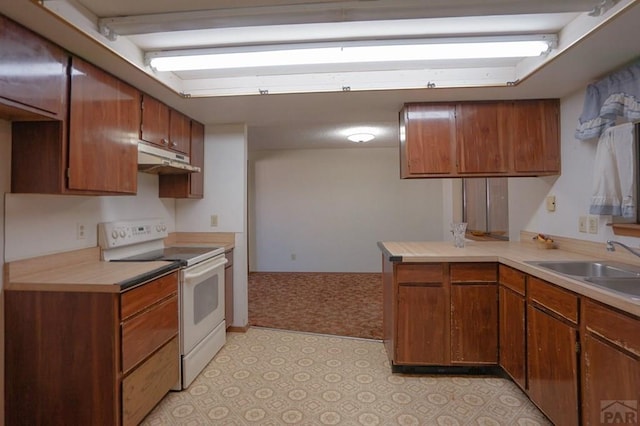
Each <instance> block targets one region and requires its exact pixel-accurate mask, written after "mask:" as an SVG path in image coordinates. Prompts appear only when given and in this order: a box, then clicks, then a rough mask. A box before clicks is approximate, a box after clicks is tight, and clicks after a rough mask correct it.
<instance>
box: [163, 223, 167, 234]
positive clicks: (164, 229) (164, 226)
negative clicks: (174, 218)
mask: <svg viewBox="0 0 640 426" xmlns="http://www.w3.org/2000/svg"><path fill="white" fill-rule="evenodd" d="M166 230H167V225H165V224H164V223H163V224H162V232H164V231H166Z"/></svg>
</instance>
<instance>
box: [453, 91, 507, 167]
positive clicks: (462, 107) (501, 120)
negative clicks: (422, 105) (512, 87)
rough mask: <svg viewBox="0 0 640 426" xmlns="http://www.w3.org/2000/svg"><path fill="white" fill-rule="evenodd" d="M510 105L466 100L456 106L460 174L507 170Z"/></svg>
mask: <svg viewBox="0 0 640 426" xmlns="http://www.w3.org/2000/svg"><path fill="white" fill-rule="evenodd" d="M506 112H507V108H506V106H505V104H504V103H502V102H491V103H482V102H479V103H475V102H473V103H463V104H458V106H457V107H456V131H457V141H458V149H457V151H458V172H459V173H493V174H495V173H503V172H507V171H508V164H509V141H508V139H509V137H508V134H507V127H506V126H507V125H508V122H507V120H506V118H507V116H506Z"/></svg>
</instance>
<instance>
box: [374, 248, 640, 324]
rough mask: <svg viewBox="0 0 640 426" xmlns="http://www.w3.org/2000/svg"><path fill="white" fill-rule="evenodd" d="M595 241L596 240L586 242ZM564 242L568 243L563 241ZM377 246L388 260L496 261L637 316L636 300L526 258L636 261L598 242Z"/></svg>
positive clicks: (638, 302)
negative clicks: (573, 245) (576, 247)
mask: <svg viewBox="0 0 640 426" xmlns="http://www.w3.org/2000/svg"><path fill="white" fill-rule="evenodd" d="M590 244H596V243H590ZM567 245H568V244H567ZM378 247H379V248H380V250H381V251H382V253H383V256H385V257H386V258H387V259H388V260H390V261H391V262H402V263H414V262H415V263H434V262H449V263H459V262H498V263H501V264H504V265H507V266H510V267H512V268H515V269H518V270H520V271H522V272H525V273H527V274H529V275H533V276H535V277H538V278H540V279H543V280H546V281H548V282H550V283H553V284H556V285H558V286H560V287H563V288H565V289H567V290H570V291H573V292H575V293H577V294H580V295H583V296H587V297H590V298H592V299H594V300H597V301H599V302H602V303H605V304H607V305H610V306H613V307H616V308H618V309H621V310H623V311H625V312H628V313H630V314H634V315H637V316H640V300H634V299H632V298H631V297H629V296H624V295H621V294H618V293H615V292H612V291H609V290H606V289H601V288H599V287H596V286H593V285H589V284H587V283H585V282H583V281H580V280H576V279H571V278H569V277H567V276H565V275H561V274H558V273H554V272H552V271H550V270H548V269H543V268H540V267H537V266H534V265H531V264H529V263H526V262H531V261H564V260H588V261H593V260H605V259H606V260H612V261H618V262H624V263H629V264H633V265H636V266H637V265H638V262H635V263H632V262H630V261H628V260H627V259H628V258H625V260H618V259H617V258H616V259H615V260H614V259H612V258H611V255H610V254H609V253H607V252H606V250H605V248H604V244H602V255H601V256H600V255H599V253H598V251H596V250H593V251H592V252H591V253H589V254H583V253H580V252H577V251H572V250H569V249H561V248H559V249H553V250H545V249H539V248H538V247H537V246H536V245H535V244H533V243H532V242H524V241H523V242H513V241H491V242H484V241H483V242H479V241H467V243H466V245H465V247H463V248H457V247H454V246H453V242H452V241H427V242H386V241H384V242H379V243H378Z"/></svg>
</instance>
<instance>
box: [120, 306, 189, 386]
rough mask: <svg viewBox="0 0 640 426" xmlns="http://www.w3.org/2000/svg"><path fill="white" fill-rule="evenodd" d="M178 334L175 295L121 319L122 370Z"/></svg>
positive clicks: (136, 362) (129, 367) (127, 368)
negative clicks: (122, 320)
mask: <svg viewBox="0 0 640 426" xmlns="http://www.w3.org/2000/svg"><path fill="white" fill-rule="evenodd" d="M176 334H178V296H177V295H175V296H172V297H171V298H169V299H167V300H165V301H164V302H162V303H160V304H158V305H155V306H153V307H152V308H151V309H149V310H147V311H145V312H143V313H142V314H140V315H138V316H136V317H134V318H132V319H131V320H129V321H125V322H123V323H122V371H123V372H125V373H126V372H127V371H128V370H129V369H131V368H132V367H134V366H135V365H136V364H138V363H139V362H140V361H142V360H143V359H145V358H146V357H147V356H149V354H151V353H152V352H153V351H155V350H156V349H158V348H159V347H160V346H162V345H163V344H164V343H166V342H167V341H169V340H170V339H171V338H172V337H174V336H175V335H176Z"/></svg>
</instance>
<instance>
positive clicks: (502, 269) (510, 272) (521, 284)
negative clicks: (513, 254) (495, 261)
mask: <svg viewBox="0 0 640 426" xmlns="http://www.w3.org/2000/svg"><path fill="white" fill-rule="evenodd" d="M498 271H499V276H500V278H499V280H500V284H502V285H504V286H505V287H508V288H510V289H511V290H513V291H515V292H516V293H518V294H520V295H521V296H524V295H525V274H524V272H520V271H518V270H517V269H513V268H510V267H508V266H504V265H500V266H499V269H498Z"/></svg>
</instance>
